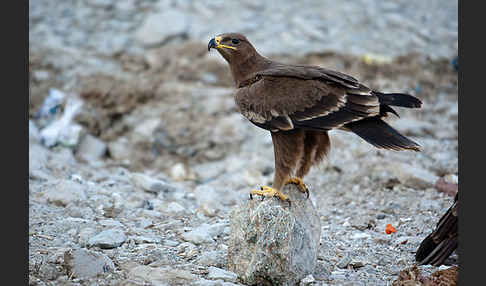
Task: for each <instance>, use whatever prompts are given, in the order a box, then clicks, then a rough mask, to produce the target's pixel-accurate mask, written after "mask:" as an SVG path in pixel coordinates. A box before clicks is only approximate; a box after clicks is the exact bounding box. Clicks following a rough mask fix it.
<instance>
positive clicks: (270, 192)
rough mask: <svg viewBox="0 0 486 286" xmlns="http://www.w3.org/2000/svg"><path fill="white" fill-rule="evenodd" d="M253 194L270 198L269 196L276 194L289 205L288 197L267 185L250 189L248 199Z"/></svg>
mask: <svg viewBox="0 0 486 286" xmlns="http://www.w3.org/2000/svg"><path fill="white" fill-rule="evenodd" d="M253 195H259V196H262V199H263V198H271V197H275V196H277V197H279V198H280V199H281V200H282V201H284V202H288V203H289V206H290V205H291V203H290V199H289V198H288V197H287V196H286V195H284V194H283V193H282V192H280V191H279V190H277V189H274V188H270V187H267V186H263V187H261V189H260V190H251V191H250V199H253Z"/></svg>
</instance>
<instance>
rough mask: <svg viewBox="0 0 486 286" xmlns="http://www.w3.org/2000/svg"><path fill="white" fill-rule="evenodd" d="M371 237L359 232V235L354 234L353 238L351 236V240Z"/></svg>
mask: <svg viewBox="0 0 486 286" xmlns="http://www.w3.org/2000/svg"><path fill="white" fill-rule="evenodd" d="M370 237H371V235H369V234H367V233H365V232H358V233H355V234H353V236H351V239H364V238H370Z"/></svg>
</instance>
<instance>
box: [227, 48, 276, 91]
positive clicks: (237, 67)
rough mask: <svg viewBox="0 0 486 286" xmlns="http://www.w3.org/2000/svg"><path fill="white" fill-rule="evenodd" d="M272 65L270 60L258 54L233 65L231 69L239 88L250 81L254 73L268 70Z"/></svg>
mask: <svg viewBox="0 0 486 286" xmlns="http://www.w3.org/2000/svg"><path fill="white" fill-rule="evenodd" d="M270 63H271V62H270V60H268V59H267V58H265V57H263V56H261V55H259V54H258V53H257V52H255V53H254V54H251V55H249V56H248V57H246V58H244V59H242V60H239V61H236V62H234V63H232V64H231V65H230V67H231V73H232V75H233V79H234V81H235V85H236V87H239V86H240V84H241V83H242V82H245V81H248V80H249V79H250V77H252V76H253V74H254V73H256V72H258V71H261V70H264V69H265V68H267V67H268V66H269V65H270Z"/></svg>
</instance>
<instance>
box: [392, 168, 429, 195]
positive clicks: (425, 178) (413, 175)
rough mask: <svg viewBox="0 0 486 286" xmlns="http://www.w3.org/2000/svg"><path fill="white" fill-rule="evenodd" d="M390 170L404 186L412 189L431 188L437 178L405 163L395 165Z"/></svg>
mask: <svg viewBox="0 0 486 286" xmlns="http://www.w3.org/2000/svg"><path fill="white" fill-rule="evenodd" d="M390 169H391V170H392V172H393V173H394V175H395V176H396V177H397V178H398V179H399V180H400V182H402V183H403V184H404V185H405V186H407V187H410V188H414V189H426V188H430V187H433V186H434V184H435V182H436V181H437V179H438V176H437V175H435V174H433V173H431V172H429V171H427V170H425V169H421V168H419V167H415V166H411V165H409V164H405V163H395V164H394V166H391V167H390Z"/></svg>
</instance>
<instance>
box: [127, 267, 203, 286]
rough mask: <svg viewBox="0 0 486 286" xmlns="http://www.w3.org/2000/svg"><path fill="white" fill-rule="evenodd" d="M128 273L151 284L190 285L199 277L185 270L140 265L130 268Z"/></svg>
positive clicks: (133, 277)
mask: <svg viewBox="0 0 486 286" xmlns="http://www.w3.org/2000/svg"><path fill="white" fill-rule="evenodd" d="M128 275H129V276H130V277H131V278H132V279H142V280H144V281H146V282H149V283H150V284H151V285H188V284H190V283H189V282H191V281H194V280H196V279H197V277H196V276H195V275H193V274H191V273H190V272H188V271H185V270H178V269H172V268H170V267H168V268H161V267H157V268H153V267H150V266H146V265H139V266H136V267H133V268H132V269H130V271H129V273H128Z"/></svg>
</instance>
